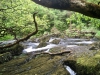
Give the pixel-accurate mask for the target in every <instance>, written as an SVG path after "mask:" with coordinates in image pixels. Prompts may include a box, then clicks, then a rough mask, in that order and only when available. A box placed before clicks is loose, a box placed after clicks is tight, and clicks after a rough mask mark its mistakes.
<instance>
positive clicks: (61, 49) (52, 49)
mask: <svg viewBox="0 0 100 75" xmlns="http://www.w3.org/2000/svg"><path fill="white" fill-rule="evenodd" d="M64 51H65V49H64V47H54V48H51V49H50V50H49V52H50V53H61V52H64Z"/></svg>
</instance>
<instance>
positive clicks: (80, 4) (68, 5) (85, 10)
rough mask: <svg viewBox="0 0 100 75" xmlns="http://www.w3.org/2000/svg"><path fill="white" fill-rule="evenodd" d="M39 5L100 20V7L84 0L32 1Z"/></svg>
mask: <svg viewBox="0 0 100 75" xmlns="http://www.w3.org/2000/svg"><path fill="white" fill-rule="evenodd" d="M32 1H34V2H35V3H37V4H40V5H43V6H46V7H49V8H54V9H61V10H70V11H75V12H79V13H81V14H83V15H86V16H89V17H92V18H98V19H100V5H98V4H99V3H98V4H94V3H88V2H86V1H83V0H32Z"/></svg>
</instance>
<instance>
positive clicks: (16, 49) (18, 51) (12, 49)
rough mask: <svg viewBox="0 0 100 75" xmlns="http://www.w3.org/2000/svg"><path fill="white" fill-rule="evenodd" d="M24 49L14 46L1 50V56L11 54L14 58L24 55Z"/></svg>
mask: <svg viewBox="0 0 100 75" xmlns="http://www.w3.org/2000/svg"><path fill="white" fill-rule="evenodd" d="M22 50H23V47H22V46H21V45H19V44H16V45H15V46H12V47H10V48H4V49H0V54H2V53H5V52H10V53H11V54H12V56H16V55H20V54H21V53H22Z"/></svg>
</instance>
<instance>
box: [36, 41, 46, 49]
mask: <svg viewBox="0 0 100 75" xmlns="http://www.w3.org/2000/svg"><path fill="white" fill-rule="evenodd" d="M45 46H47V43H45V42H41V43H40V44H39V45H38V46H37V48H41V47H45Z"/></svg>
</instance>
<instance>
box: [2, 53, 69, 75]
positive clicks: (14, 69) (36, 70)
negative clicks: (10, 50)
mask: <svg viewBox="0 0 100 75" xmlns="http://www.w3.org/2000/svg"><path fill="white" fill-rule="evenodd" d="M25 59H26V58H24V57H22V58H21V57H20V58H17V59H14V60H11V61H9V62H6V63H5V64H2V65H0V70H1V71H0V73H2V74H3V75H48V74H49V75H70V74H69V73H68V72H67V71H66V69H65V68H64V66H63V62H62V61H61V59H62V56H51V55H49V54H40V55H37V56H36V57H35V58H34V59H32V60H30V61H29V62H26V63H24V64H21V65H18V64H20V63H21V62H23V61H25Z"/></svg>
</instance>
